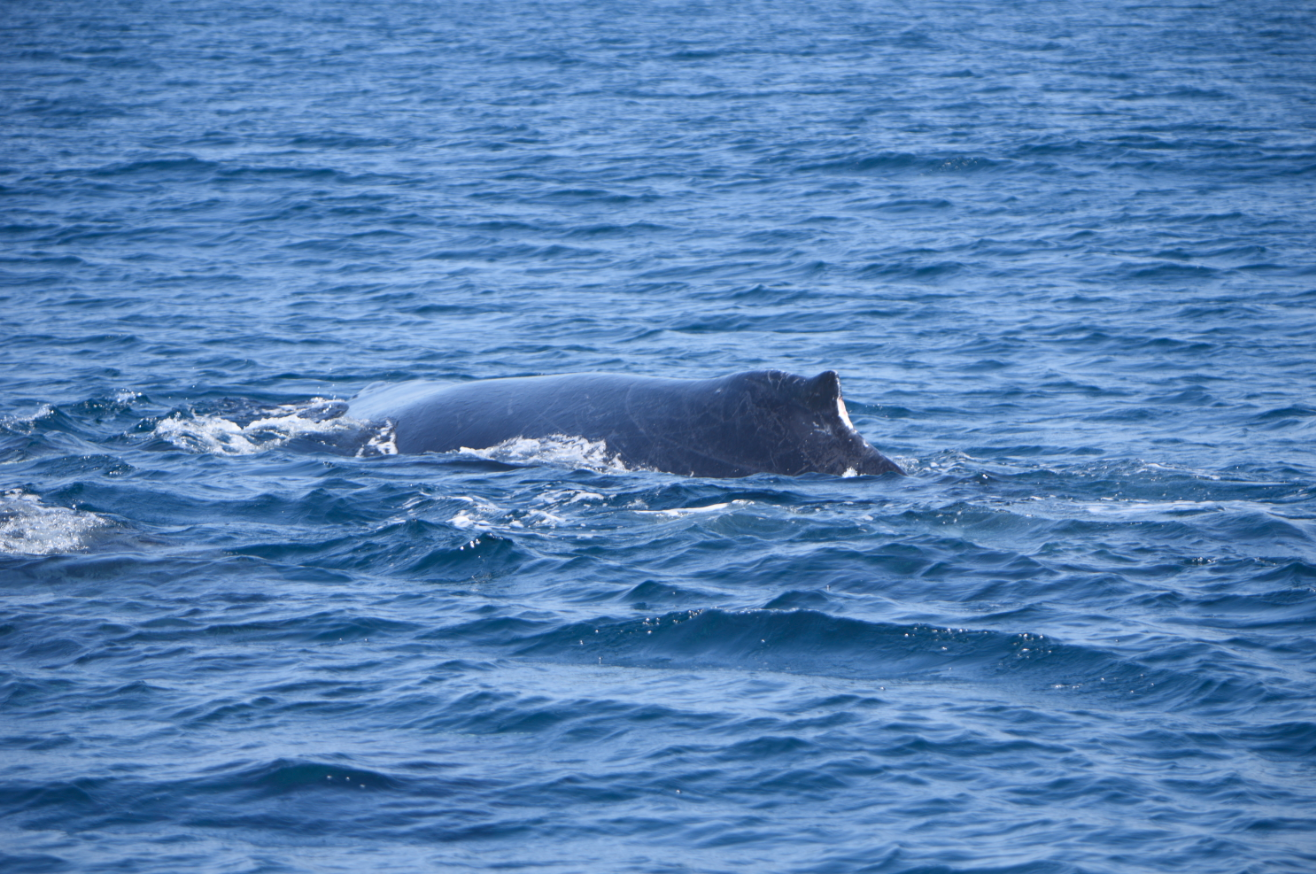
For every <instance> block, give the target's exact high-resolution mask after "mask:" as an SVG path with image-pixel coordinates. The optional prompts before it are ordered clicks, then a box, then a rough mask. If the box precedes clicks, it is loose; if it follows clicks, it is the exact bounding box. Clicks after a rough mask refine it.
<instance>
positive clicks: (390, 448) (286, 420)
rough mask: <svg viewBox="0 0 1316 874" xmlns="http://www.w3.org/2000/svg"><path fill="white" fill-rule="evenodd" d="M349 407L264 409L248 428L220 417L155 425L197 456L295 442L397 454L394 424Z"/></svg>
mask: <svg viewBox="0 0 1316 874" xmlns="http://www.w3.org/2000/svg"><path fill="white" fill-rule="evenodd" d="M346 409H347V405H346V404H345V403H343V402H342V401H334V400H326V399H324V398H314V399H312V400H310V401H308V402H305V403H301V404H284V405H282V406H278V407H274V408H272V409H269V410H264V411H262V412H261V414H260V415H259V416H258V417H257V418H254V419H252V420H251V421H250V422H247V423H246V424H245V425H244V424H241V421H240V417H234V418H229V417H228V416H225V415H221V414H217V413H216V414H200V415H190V416H189V415H185V414H182V413H174V414H173V415H170V416H169V417H167V418H165V419H163V420H161V421H160V423H159V424H157V425H156V426H155V436H157V437H160V438H161V439H163V440H166V441H168V442H169V443H171V444H173V445H174V446H176V447H178V448H179V449H184V450H186V451H188V452H194V453H197V454H198V455H256V454H259V453H262V452H268V451H269V450H271V449H277V448H279V447H281V446H285V445H286V444H288V443H289V442H291V441H293V440H304V441H306V442H309V443H312V444H316V445H319V446H322V447H325V448H339V449H342V448H346V449H348V450H352V451H353V452H354V454H355V455H357V456H368V455H396V454H397V446H396V445H395V444H394V442H393V428H392V425H390V424H387V423H384V424H379V423H371V422H363V421H360V420H358V419H353V418H350V417H348V416H345V415H343V412H344V411H345V410H346ZM235 419H237V421H235Z"/></svg>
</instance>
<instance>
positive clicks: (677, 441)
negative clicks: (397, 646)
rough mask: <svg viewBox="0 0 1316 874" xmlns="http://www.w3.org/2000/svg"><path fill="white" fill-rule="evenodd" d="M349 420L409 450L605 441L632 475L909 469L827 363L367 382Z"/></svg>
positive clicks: (849, 473) (351, 405) (354, 401)
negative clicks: (380, 427)
mask: <svg viewBox="0 0 1316 874" xmlns="http://www.w3.org/2000/svg"><path fill="white" fill-rule="evenodd" d="M347 415H349V416H351V417H352V418H354V419H357V420H364V421H369V422H383V423H387V427H390V428H391V429H392V442H393V444H394V446H395V447H396V449H397V452H399V453H401V454H420V453H426V452H436V453H437V452H454V451H458V450H481V449H490V448H493V447H497V446H500V445H503V444H507V443H508V442H509V441H514V440H518V439H557V438H565V439H576V438H578V439H582V440H586V441H589V442H590V443H592V444H598V443H602V444H604V446H605V447H606V448H605V449H604V452H605V455H606V457H607V458H609V459H610V460H613V461H615V462H620V464H621V465H622V466H624V467H626V468H627V469H631V470H651V471H661V472H664V473H671V474H679V475H681V476H692V477H719V478H729V477H745V476H752V475H754V474H761V473H764V474H781V475H785V476H799V475H801V474H808V473H819V474H830V475H834V476H855V475H877V474H888V473H889V474H903V473H904V471H902V470H901V469H900V466H899V465H897V464H896V463H895V462H893V461H891V459H889V458H887V457H886V456H884V455H882V453H880V452H878V451H877V450H876V449H874V448H873V446H872V445H870V444H869V443H868V441H867V440H865V439H864V437H863V436H862V435H861V434H860V433H859V432H858V431H857V430H855V427H854V425H853V424H852V423H851V421H850V416H849V414H848V413H847V411H846V408H845V401H844V400H843V399H842V397H841V380H840V377H839V376H838V375H837V373H836V371H834V370H828V371H824V372H823V373H820V374H819V375H817V376H815V377H812V378H806V377H803V376H797V375H795V374H791V373H785V372H782V371H778V370H760V371H751V372H747V373H735V374H732V375H730V376H723V377H717V378H713V379H670V378H662V377H651V376H631V375H626V374H616V373H573V374H563V375H555V376H526V377H510V378H503V379H484V380H474V381H470V382H461V383H446V384H445V383H435V382H429V381H424V380H413V381H410V382H403V383H397V384H392V385H386V384H385V385H381V384H375V385H372V386H368V387H366V388H365V389H364V390H362V391H361V392H360V393H359V394H358V395H357V396H356V397H354V398H352V399H351V400H350V401H349V402H348V406H347Z"/></svg>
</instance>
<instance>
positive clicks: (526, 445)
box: [461, 434, 628, 472]
mask: <svg viewBox="0 0 1316 874" xmlns="http://www.w3.org/2000/svg"><path fill="white" fill-rule="evenodd" d="M461 451H462V452H467V453H470V454H471V455H476V456H479V457H480V458H488V459H491V460H493V461H503V462H507V463H510V464H555V465H559V466H562V467H572V468H576V469H578V470H582V469H583V470H594V471H599V472H620V471H625V470H627V469H628V468H627V467H626V466H625V465H624V464H622V462H621V457H620V456H617V455H612V456H609V455H608V444H607V442H606V441H604V440H586V439H585V438H583V437H568V436H566V435H565V434H554V435H552V436H550V437H513V438H512V439H511V440H505V441H503V442H502V443H499V444H498V445H497V446H491V447H490V448H488V449H469V448H467V447H465V446H463V447H462V448H461Z"/></svg>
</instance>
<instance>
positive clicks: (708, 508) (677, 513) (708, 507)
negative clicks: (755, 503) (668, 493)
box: [635, 500, 752, 519]
mask: <svg viewBox="0 0 1316 874" xmlns="http://www.w3.org/2000/svg"><path fill="white" fill-rule="evenodd" d="M751 503H752V502H751V501H745V500H736V501H723V502H721V503H718V504H705V505H704V506H702V507H673V508H671V509H667V510H636V511H635V512H637V513H643V514H644V515H646V516H665V517H667V518H669V519H679V518H681V517H683V516H695V515H700V514H703V513H719V512H721V511H722V510H725V509H727V508H729V507H747V506H749V505H750V504H751Z"/></svg>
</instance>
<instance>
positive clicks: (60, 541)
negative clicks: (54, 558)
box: [0, 489, 110, 555]
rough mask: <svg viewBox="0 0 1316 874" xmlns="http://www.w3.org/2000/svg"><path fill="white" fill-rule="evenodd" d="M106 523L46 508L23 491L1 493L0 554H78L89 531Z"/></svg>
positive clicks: (97, 519)
mask: <svg viewBox="0 0 1316 874" xmlns="http://www.w3.org/2000/svg"><path fill="white" fill-rule="evenodd" d="M109 524H110V523H109V522H107V521H106V520H105V519H103V518H102V517H100V516H97V515H96V514H95V513H83V512H79V511H77V510H69V509H67V508H65V507H47V506H46V505H45V504H43V503H41V499H40V498H38V497H37V496H36V495H30V494H26V493H25V492H24V491H23V490H22V489H10V490H8V491H6V492H3V493H0V553H7V554H10V555H55V554H58V553H65V552H77V551H78V550H80V549H83V548H85V547H86V545H87V540H88V535H90V534H91V532H93V531H95V530H96V529H98V528H103V527H106V526H108V525H109Z"/></svg>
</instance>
